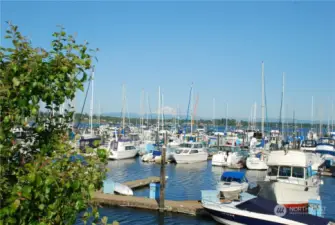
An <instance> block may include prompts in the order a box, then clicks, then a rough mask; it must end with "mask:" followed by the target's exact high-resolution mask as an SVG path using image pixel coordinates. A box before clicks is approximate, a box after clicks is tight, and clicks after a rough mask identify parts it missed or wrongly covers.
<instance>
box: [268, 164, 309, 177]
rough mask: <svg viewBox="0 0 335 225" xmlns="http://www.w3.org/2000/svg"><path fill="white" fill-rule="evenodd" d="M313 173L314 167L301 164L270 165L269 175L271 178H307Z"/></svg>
mask: <svg viewBox="0 0 335 225" xmlns="http://www.w3.org/2000/svg"><path fill="white" fill-rule="evenodd" d="M312 175H313V173H312V167H311V166H309V167H300V166H284V165H283V166H269V168H268V171H267V176H268V177H269V179H270V180H277V179H292V178H299V179H307V178H309V177H311V176H312Z"/></svg>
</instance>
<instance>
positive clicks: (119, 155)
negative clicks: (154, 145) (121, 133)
mask: <svg viewBox="0 0 335 225" xmlns="http://www.w3.org/2000/svg"><path fill="white" fill-rule="evenodd" d="M107 151H108V152H109V159H129V158H134V157H135V156H136V155H137V153H138V149H137V148H136V147H135V145H134V144H133V142H132V141H131V140H130V139H125V138H120V139H118V140H117V139H112V140H110V141H109V144H108V146H107Z"/></svg>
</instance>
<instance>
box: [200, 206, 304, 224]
mask: <svg viewBox="0 0 335 225" xmlns="http://www.w3.org/2000/svg"><path fill="white" fill-rule="evenodd" d="M203 206H204V207H205V208H207V209H211V210H214V211H217V212H220V213H223V214H224V217H225V218H222V217H219V216H216V215H211V216H212V217H213V219H214V220H216V221H217V222H219V223H222V224H227V225H241V224H242V225H244V224H246V223H239V222H236V219H235V217H243V218H247V219H248V220H250V222H252V221H257V222H258V223H257V225H258V224H262V222H272V223H276V224H283V225H284V224H285V225H286V224H290V225H303V224H304V223H300V222H296V221H293V220H289V219H286V218H283V217H279V216H275V215H269V214H262V213H255V212H250V211H247V210H240V209H237V208H235V207H234V206H228V205H227V206H226V205H223V204H221V205H219V206H217V204H216V205H215V206H214V205H213V206H211V205H208V204H205V205H203ZM248 224H255V223H248ZM255 225H256V224H255Z"/></svg>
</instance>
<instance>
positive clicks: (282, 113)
mask: <svg viewBox="0 0 335 225" xmlns="http://www.w3.org/2000/svg"><path fill="white" fill-rule="evenodd" d="M284 102H285V72H284V73H283V83H282V109H281V110H282V112H281V116H282V118H281V122H282V124H281V125H282V128H281V129H282V135H283V138H284V137H285V135H284V133H285V131H284V128H285V115H284V108H285V107H284Z"/></svg>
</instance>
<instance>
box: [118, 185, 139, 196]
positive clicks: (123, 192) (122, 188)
mask: <svg viewBox="0 0 335 225" xmlns="http://www.w3.org/2000/svg"><path fill="white" fill-rule="evenodd" d="M114 192H116V193H118V194H120V195H128V196H132V195H134V193H133V191H132V190H131V189H130V188H129V187H128V186H126V185H124V184H121V183H116V182H114Z"/></svg>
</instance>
